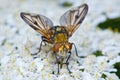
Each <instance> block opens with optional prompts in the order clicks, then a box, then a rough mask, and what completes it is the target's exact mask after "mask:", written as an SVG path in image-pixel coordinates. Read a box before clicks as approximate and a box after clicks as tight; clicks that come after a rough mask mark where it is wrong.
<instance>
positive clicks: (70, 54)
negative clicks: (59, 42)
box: [65, 51, 71, 73]
mask: <svg viewBox="0 0 120 80" xmlns="http://www.w3.org/2000/svg"><path fill="white" fill-rule="evenodd" d="M69 53H70V55H69V56H68V58H67V60H66V63H65V64H66V65H67V69H68V71H69V73H71V71H70V69H69V67H68V65H69V63H68V60H69V59H70V57H71V51H69Z"/></svg>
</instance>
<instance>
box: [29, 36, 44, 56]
mask: <svg viewBox="0 0 120 80" xmlns="http://www.w3.org/2000/svg"><path fill="white" fill-rule="evenodd" d="M41 39H42V41H41V43H40V46H39V50H38V52H36V53H34V54H31V55H32V56H34V55H37V54H38V53H39V52H40V51H41V47H42V44H43V42H44V43H45V37H44V36H41ZM45 45H46V44H45Z"/></svg>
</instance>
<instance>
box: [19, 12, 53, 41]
mask: <svg viewBox="0 0 120 80" xmlns="http://www.w3.org/2000/svg"><path fill="white" fill-rule="evenodd" d="M20 16H21V17H22V19H23V20H24V21H25V22H26V23H27V24H28V25H30V26H31V27H32V28H33V29H34V30H36V31H37V32H39V33H40V34H41V35H43V36H44V37H46V38H48V39H49V38H50V33H49V29H50V27H52V26H53V23H52V21H51V20H50V19H48V18H47V17H45V16H43V15H38V14H30V13H24V12H22V13H21V14H20Z"/></svg>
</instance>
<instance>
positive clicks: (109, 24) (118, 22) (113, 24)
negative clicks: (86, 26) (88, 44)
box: [97, 17, 120, 32]
mask: <svg viewBox="0 0 120 80" xmlns="http://www.w3.org/2000/svg"><path fill="white" fill-rule="evenodd" d="M97 26H98V27H99V28H101V29H103V30H105V29H109V30H112V31H113V32H120V17H118V18H114V19H109V18H107V20H106V21H104V22H101V23H99V24H98V25H97Z"/></svg>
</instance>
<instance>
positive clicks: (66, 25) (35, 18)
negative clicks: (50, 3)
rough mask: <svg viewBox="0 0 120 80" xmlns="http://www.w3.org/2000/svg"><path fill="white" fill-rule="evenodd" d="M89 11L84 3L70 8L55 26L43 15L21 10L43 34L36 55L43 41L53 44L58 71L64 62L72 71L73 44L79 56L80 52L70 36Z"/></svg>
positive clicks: (24, 16)
mask: <svg viewBox="0 0 120 80" xmlns="http://www.w3.org/2000/svg"><path fill="white" fill-rule="evenodd" d="M87 12H88V5H87V4H83V5H81V6H78V7H76V8H73V9H70V10H68V11H67V12H65V13H64V14H63V15H62V16H61V18H60V26H53V23H52V21H51V20H50V19H49V18H47V17H45V16H43V15H38V14H33V13H25V12H21V14H20V16H21V17H22V19H23V20H24V21H25V22H26V23H27V24H28V25H30V26H31V27H32V28H33V29H34V30H36V31H37V32H38V33H40V34H41V35H42V36H41V39H42V41H41V43H40V47H39V51H38V52H37V53H35V55H37V54H38V53H39V52H40V51H41V46H42V45H43V43H48V44H52V45H53V46H52V48H51V50H52V51H53V54H54V55H55V58H56V61H57V64H58V73H59V68H62V65H63V64H66V65H67V69H68V71H69V72H70V73H71V71H70V69H69V68H68V64H69V63H68V60H69V58H70V56H71V49H72V46H74V47H75V51H76V56H78V53H77V48H76V46H75V44H74V43H71V42H69V38H70V37H71V36H72V34H73V33H74V32H75V31H76V30H77V29H78V27H79V26H80V24H81V23H82V21H83V20H84V18H85V16H86V14H87ZM66 57H67V58H66ZM78 57H80V56H78ZM64 60H65V61H64Z"/></svg>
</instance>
